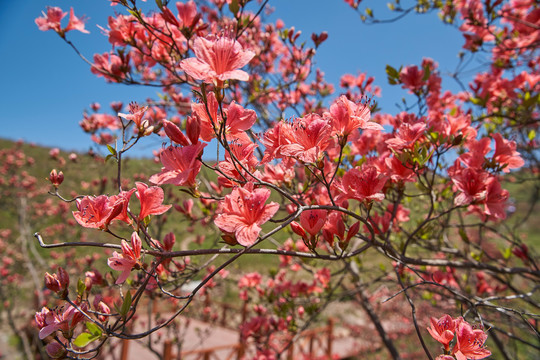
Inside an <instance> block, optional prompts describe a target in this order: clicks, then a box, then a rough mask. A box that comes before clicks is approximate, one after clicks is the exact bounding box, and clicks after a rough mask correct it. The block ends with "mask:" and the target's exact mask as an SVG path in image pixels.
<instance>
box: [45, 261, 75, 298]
mask: <svg viewBox="0 0 540 360" xmlns="http://www.w3.org/2000/svg"><path fill="white" fill-rule="evenodd" d="M45 286H46V287H47V289H49V290H51V291H54V292H55V293H57V294H58V296H59V297H60V298H62V299H65V298H66V297H67V295H68V286H69V275H68V273H67V272H66V270H64V269H63V268H62V267H59V268H58V270H57V273H56V274H52V275H51V274H49V273H48V272H47V273H45Z"/></svg>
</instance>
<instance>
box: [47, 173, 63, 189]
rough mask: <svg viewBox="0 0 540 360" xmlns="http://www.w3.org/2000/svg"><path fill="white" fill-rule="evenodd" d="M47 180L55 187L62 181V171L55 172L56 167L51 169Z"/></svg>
mask: <svg viewBox="0 0 540 360" xmlns="http://www.w3.org/2000/svg"><path fill="white" fill-rule="evenodd" d="M49 181H50V182H51V184H53V186H54V187H55V188H57V187H58V186H60V184H62V182H63V181H64V173H63V172H61V171H60V172H57V171H56V169H52V171H51V173H50V175H49Z"/></svg>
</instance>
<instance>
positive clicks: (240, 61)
mask: <svg viewBox="0 0 540 360" xmlns="http://www.w3.org/2000/svg"><path fill="white" fill-rule="evenodd" d="M193 51H194V52H195V56H196V57H194V58H189V59H185V60H182V62H181V63H180V67H181V68H182V70H184V71H185V72H186V73H187V74H188V75H189V76H191V77H193V78H194V79H197V80H203V81H204V82H206V83H216V84H218V85H219V84H221V83H222V82H223V81H226V80H241V81H248V80H249V74H248V73H246V72H245V71H242V70H239V69H240V68H241V67H244V66H245V65H247V63H249V61H250V60H251V59H252V58H253V57H254V56H255V53H254V52H253V51H250V50H244V49H243V47H242V45H240V43H239V42H238V41H236V40H235V39H231V38H230V37H228V36H212V35H211V36H208V37H206V38H203V37H198V38H197V39H195V41H194V43H193Z"/></svg>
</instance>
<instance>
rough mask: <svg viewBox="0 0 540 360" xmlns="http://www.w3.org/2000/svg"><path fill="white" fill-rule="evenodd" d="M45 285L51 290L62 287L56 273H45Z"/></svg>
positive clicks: (55, 290) (57, 289) (58, 289)
mask: <svg viewBox="0 0 540 360" xmlns="http://www.w3.org/2000/svg"><path fill="white" fill-rule="evenodd" d="M45 287H46V288H47V289H49V290H51V291H53V292H58V291H60V290H61V289H62V287H61V285H60V281H59V280H58V277H57V276H56V274H53V275H51V274H49V273H48V272H47V273H45Z"/></svg>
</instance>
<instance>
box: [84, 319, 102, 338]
mask: <svg viewBox="0 0 540 360" xmlns="http://www.w3.org/2000/svg"><path fill="white" fill-rule="evenodd" d="M86 328H87V329H88V331H90V334H92V335H94V336H101V334H102V332H101V329H100V327H99V326H97V325H96V324H94V323H93V322H91V321H87V322H86Z"/></svg>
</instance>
